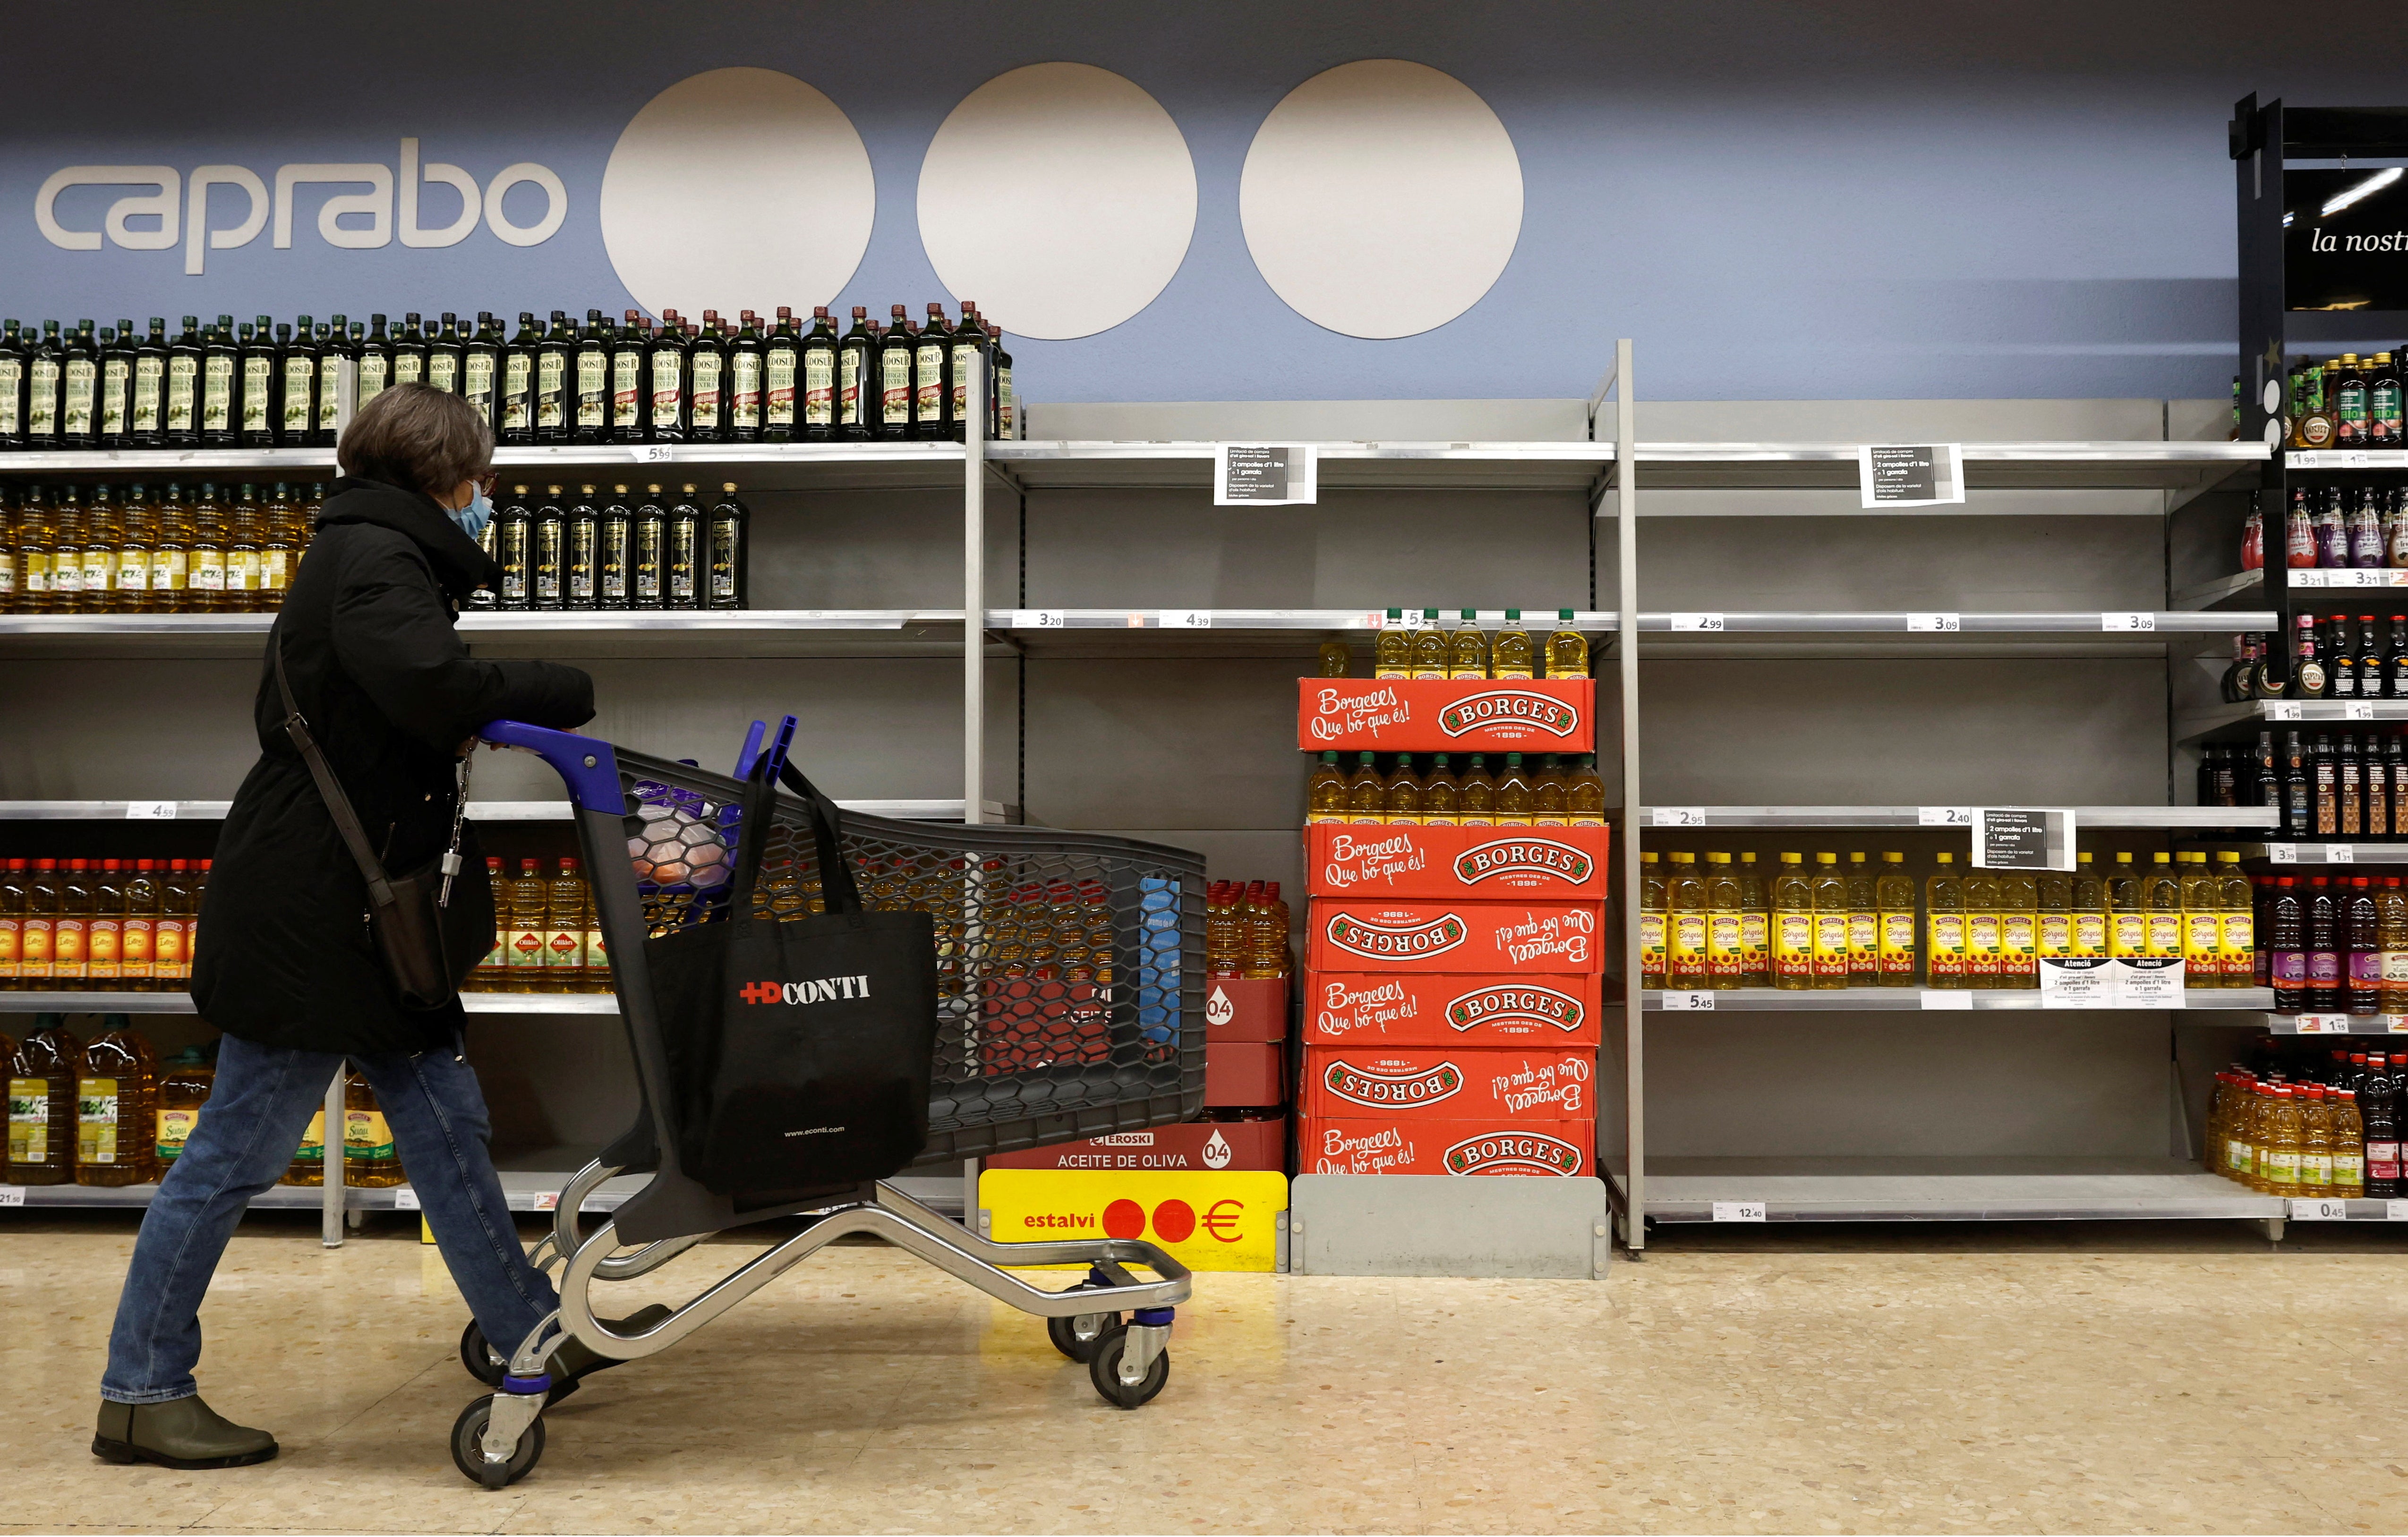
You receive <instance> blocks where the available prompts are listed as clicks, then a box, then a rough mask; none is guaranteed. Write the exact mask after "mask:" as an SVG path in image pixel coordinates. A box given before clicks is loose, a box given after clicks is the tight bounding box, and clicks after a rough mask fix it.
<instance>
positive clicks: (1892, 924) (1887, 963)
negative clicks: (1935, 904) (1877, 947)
mask: <svg viewBox="0 0 2408 1537" xmlns="http://www.w3.org/2000/svg"><path fill="white" fill-rule="evenodd" d="M1878 921H1879V923H1880V926H1881V955H1880V965H1881V974H1882V975H1883V976H1885V977H1911V976H1913V975H1914V911H1913V910H1912V909H1906V908H1894V909H1891V910H1889V911H1887V912H1883V913H1881V914H1880V916H1879V920H1878Z"/></svg>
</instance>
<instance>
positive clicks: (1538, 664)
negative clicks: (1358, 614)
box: [1321, 609, 1588, 679]
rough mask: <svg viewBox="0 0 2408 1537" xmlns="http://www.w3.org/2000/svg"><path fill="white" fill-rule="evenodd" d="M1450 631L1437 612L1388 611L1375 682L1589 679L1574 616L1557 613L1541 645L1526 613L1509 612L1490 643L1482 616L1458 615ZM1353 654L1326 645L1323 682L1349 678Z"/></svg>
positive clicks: (1342, 645) (1376, 647)
mask: <svg viewBox="0 0 2408 1537" xmlns="http://www.w3.org/2000/svg"><path fill="white" fill-rule="evenodd" d="M1455 612H1456V614H1457V615H1458V622H1457V623H1456V625H1455V628H1453V629H1448V628H1447V627H1446V625H1445V622H1444V621H1443V620H1441V619H1440V618H1439V610H1436V609H1419V610H1414V609H1390V610H1388V613H1387V622H1386V623H1385V624H1383V625H1381V626H1380V634H1379V638H1378V639H1375V640H1374V641H1372V643H1371V676H1372V677H1374V678H1472V679H1484V678H1541V677H1544V678H1555V679H1564V678H1585V677H1587V676H1588V637H1586V636H1584V635H1583V634H1581V632H1580V631H1578V630H1576V629H1574V628H1572V610H1570V609H1557V610H1555V630H1554V632H1553V633H1552V634H1550V635H1549V636H1548V637H1547V639H1546V641H1545V643H1544V644H1543V645H1540V644H1536V643H1534V642H1533V641H1532V640H1531V639H1530V631H1529V629H1528V628H1527V626H1526V625H1524V624H1523V623H1522V610H1519V609H1507V610H1505V623H1504V625H1503V626H1502V627H1500V628H1499V629H1498V632H1497V634H1496V636H1495V638H1494V639H1491V638H1490V636H1489V635H1488V632H1487V631H1485V630H1484V629H1482V628H1481V627H1480V610H1477V609H1458V610H1455ZM1354 665H1355V654H1354V651H1353V649H1352V648H1350V647H1349V646H1348V645H1347V644H1346V642H1344V641H1343V640H1330V641H1326V642H1324V644H1323V645H1322V647H1321V676H1322V677H1324V678H1344V677H1348V676H1350V675H1351V674H1350V669H1351V668H1353V667H1354Z"/></svg>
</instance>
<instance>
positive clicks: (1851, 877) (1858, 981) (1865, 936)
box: [1848, 851, 1881, 987]
mask: <svg viewBox="0 0 2408 1537" xmlns="http://www.w3.org/2000/svg"><path fill="white" fill-rule="evenodd" d="M1880 984H1881V906H1880V903H1879V902H1878V901H1877V900H1876V898H1874V895H1873V872H1872V871H1871V869H1869V868H1868V867H1867V866H1866V864H1865V856H1864V855H1863V853H1862V852H1860V851H1859V852H1854V853H1851V854H1850V855H1848V985H1849V986H1851V987H1875V986H1879V985H1880Z"/></svg>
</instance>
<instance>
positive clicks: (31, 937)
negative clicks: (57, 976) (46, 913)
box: [17, 918, 50, 978]
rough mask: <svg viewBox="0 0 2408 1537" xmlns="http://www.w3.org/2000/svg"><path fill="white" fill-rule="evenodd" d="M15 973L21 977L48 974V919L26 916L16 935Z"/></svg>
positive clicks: (44, 975)
mask: <svg viewBox="0 0 2408 1537" xmlns="http://www.w3.org/2000/svg"><path fill="white" fill-rule="evenodd" d="M17 974H18V975H19V976H21V977H29V978H31V977H47V976H49V975H50V919H48V918H27V919H25V920H24V927H23V928H22V929H20V930H19V931H18V935H17Z"/></svg>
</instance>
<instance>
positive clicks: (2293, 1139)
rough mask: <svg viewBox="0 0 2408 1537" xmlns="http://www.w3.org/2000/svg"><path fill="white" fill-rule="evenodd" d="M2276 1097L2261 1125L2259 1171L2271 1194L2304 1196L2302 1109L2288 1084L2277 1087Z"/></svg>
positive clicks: (2274, 1092)
mask: <svg viewBox="0 0 2408 1537" xmlns="http://www.w3.org/2000/svg"><path fill="white" fill-rule="evenodd" d="M2260 1126H2261V1130H2260V1132H2259V1139H2260V1140H2259V1142H2258V1143H2257V1146H2258V1149H2259V1157H2260V1164H2259V1167H2260V1168H2261V1170H2262V1171H2263V1172H2264V1175H2265V1180H2266V1189H2267V1191H2268V1193H2269V1194H2272V1195H2277V1196H2297V1195H2301V1194H2304V1193H2305V1192H2303V1191H2302V1190H2301V1189H2300V1156H2301V1146H2300V1141H2301V1136H2300V1134H2301V1131H2302V1129H2303V1128H2301V1126H2300V1105H2299V1102H2298V1101H2297V1100H2296V1099H2293V1097H2292V1094H2291V1088H2290V1085H2287V1084H2276V1085H2273V1088H2272V1101H2271V1102H2270V1103H2269V1104H2268V1105H2267V1106H2266V1110H2265V1113H2264V1115H2263V1117H2262V1119H2261V1121H2260Z"/></svg>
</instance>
